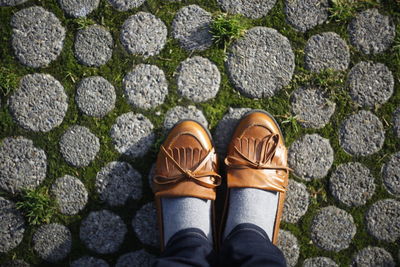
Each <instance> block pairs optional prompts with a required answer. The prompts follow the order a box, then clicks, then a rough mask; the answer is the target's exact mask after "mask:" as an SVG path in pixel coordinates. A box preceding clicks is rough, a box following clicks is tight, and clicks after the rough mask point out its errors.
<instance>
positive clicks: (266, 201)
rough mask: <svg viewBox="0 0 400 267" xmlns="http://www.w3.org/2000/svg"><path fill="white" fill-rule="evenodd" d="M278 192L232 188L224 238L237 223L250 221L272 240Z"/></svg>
mask: <svg viewBox="0 0 400 267" xmlns="http://www.w3.org/2000/svg"><path fill="white" fill-rule="evenodd" d="M278 197H279V194H278V193H277V192H272V191H267V190H262V189H257V188H232V189H230V194H229V210H228V218H227V220H226V225H225V231H224V238H225V237H226V236H227V235H229V233H230V232H231V231H232V230H233V228H235V227H236V226H237V225H238V224H241V223H252V224H255V225H257V226H259V227H261V228H262V229H264V231H265V232H266V233H267V235H268V237H269V238H270V239H271V240H272V234H273V232H274V224H275V217H276V211H277V208H278V207H277V204H278Z"/></svg>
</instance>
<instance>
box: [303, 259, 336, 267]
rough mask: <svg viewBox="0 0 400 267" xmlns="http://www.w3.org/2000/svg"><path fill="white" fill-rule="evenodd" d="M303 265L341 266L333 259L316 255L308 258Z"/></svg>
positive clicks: (305, 266) (308, 266)
mask: <svg viewBox="0 0 400 267" xmlns="http://www.w3.org/2000/svg"><path fill="white" fill-rule="evenodd" d="M303 267H339V265H337V264H336V262H334V261H333V260H331V259H330V258H327V257H315V258H309V259H306V260H305V261H304V263H303Z"/></svg>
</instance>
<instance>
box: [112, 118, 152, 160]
mask: <svg viewBox="0 0 400 267" xmlns="http://www.w3.org/2000/svg"><path fill="white" fill-rule="evenodd" d="M153 128H154V126H153V124H152V123H151V122H150V121H149V120H148V119H147V118H146V117H145V116H143V115H142V114H135V113H133V112H128V113H125V114H122V115H121V116H119V117H118V118H117V121H116V123H115V124H114V125H113V126H112V128H111V138H112V139H113V142H114V146H115V149H116V150H117V151H118V152H119V153H121V154H125V155H128V156H131V157H140V156H143V155H144V154H146V153H147V151H148V150H149V149H150V147H151V145H152V144H153V143H154V133H153Z"/></svg>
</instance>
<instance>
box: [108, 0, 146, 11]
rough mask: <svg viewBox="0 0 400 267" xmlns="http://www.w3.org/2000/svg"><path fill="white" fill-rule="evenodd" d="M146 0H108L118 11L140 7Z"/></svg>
mask: <svg viewBox="0 0 400 267" xmlns="http://www.w3.org/2000/svg"><path fill="white" fill-rule="evenodd" d="M145 1H146V0H108V2H109V3H110V4H111V5H112V6H113V7H114V8H115V9H117V10H118V11H128V10H129V9H132V8H138V7H140V6H141V5H142V4H143V3H144V2H145Z"/></svg>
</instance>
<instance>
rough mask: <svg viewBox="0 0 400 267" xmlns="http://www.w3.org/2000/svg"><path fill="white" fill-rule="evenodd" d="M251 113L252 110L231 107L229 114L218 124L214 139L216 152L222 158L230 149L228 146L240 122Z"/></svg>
mask: <svg viewBox="0 0 400 267" xmlns="http://www.w3.org/2000/svg"><path fill="white" fill-rule="evenodd" d="M249 111H251V109H250V108H231V107H230V108H229V109H228V112H227V113H226V114H225V115H224V117H222V119H221V120H220V121H219V122H218V125H217V127H216V129H215V133H214V135H213V137H214V138H213V139H214V142H215V147H216V151H217V152H218V154H219V155H220V156H222V157H224V156H225V154H226V148H227V147H228V144H229V142H230V140H231V138H232V135H233V132H234V131H235V128H236V125H237V124H238V122H239V120H240V119H241V118H242V117H243V116H244V115H245V114H246V113H247V112H249Z"/></svg>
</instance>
